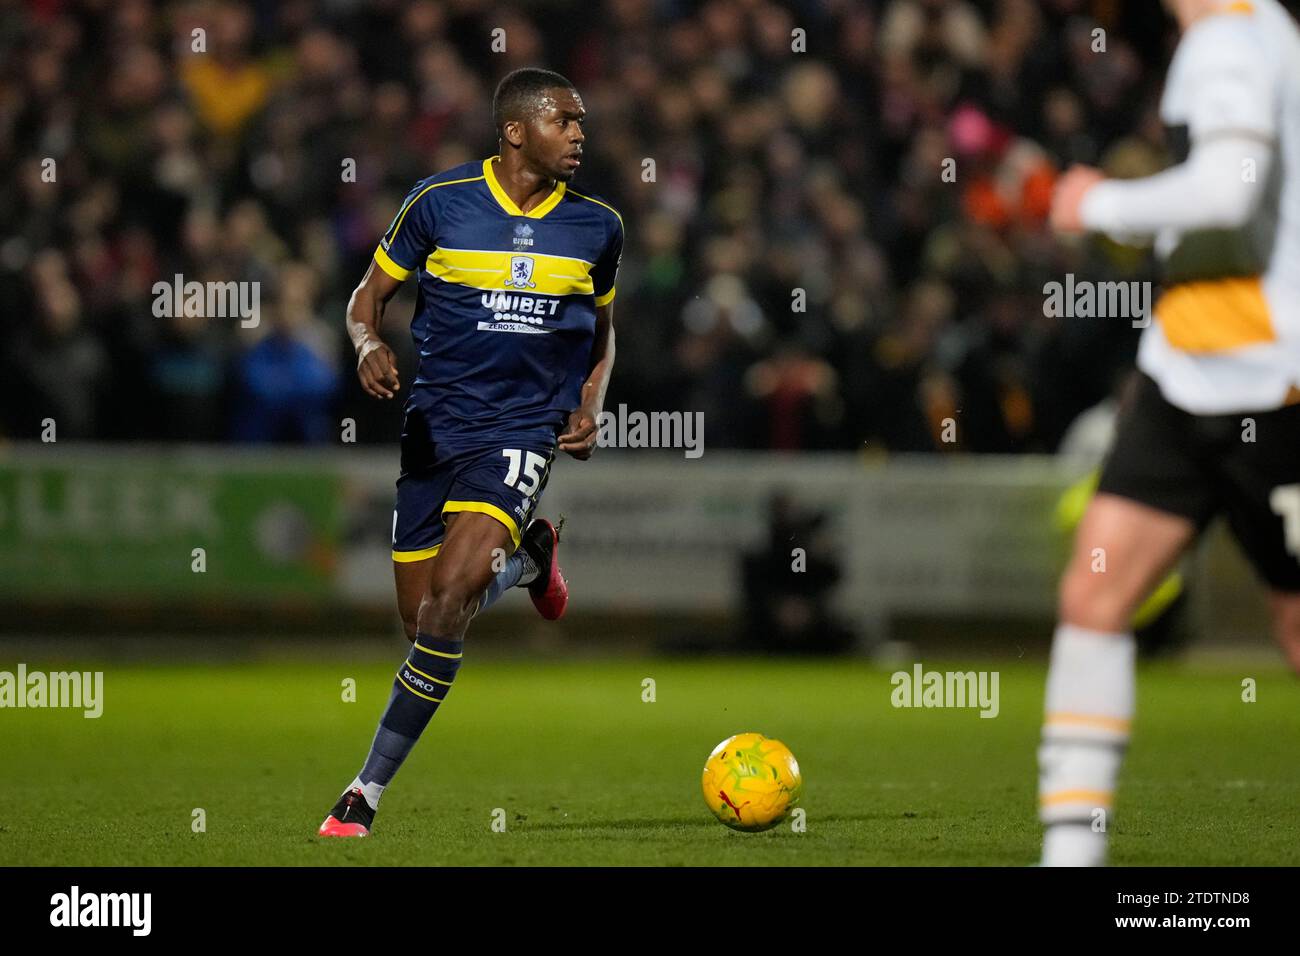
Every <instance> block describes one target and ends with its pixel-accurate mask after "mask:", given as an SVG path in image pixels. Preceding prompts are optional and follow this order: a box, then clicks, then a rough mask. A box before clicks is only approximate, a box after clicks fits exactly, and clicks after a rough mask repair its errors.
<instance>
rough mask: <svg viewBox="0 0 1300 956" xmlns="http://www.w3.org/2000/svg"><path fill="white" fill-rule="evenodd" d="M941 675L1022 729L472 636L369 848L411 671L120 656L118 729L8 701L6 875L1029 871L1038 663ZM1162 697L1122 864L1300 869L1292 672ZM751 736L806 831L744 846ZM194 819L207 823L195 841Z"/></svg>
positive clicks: (108, 682) (1188, 687) (1144, 696)
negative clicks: (396, 711)
mask: <svg viewBox="0 0 1300 956" xmlns="http://www.w3.org/2000/svg"><path fill="white" fill-rule="evenodd" d="M399 653H400V652H399ZM27 664H28V668H29V669H42V668H43V669H47V670H58V669H62V668H61V667H60V666H59V665H57V664H55V663H53V662H51V663H48V664H47V663H43V662H40V661H34V660H30V659H29V660H28V661H27ZM925 664H926V668H927V669H931V670H935V669H939V670H946V669H962V670H965V669H968V668H974V669H980V668H984V669H990V668H992V669H997V670H998V671H999V672H1000V674H1001V687H1000V691H1001V713H1000V714H999V716H998V717H996V718H994V719H981V718H980V717H979V716H978V714H977V712H976V711H975V710H940V709H934V710H917V709H895V708H893V707H892V706H891V704H890V691H891V689H892V688H891V685H890V682H889V673H890V672H889V670H885V669H880V668H873V667H871V666H868V665H866V664H863V663H857V662H845V661H832V662H808V661H754V660H746V659H736V660H730V659H725V660H719V659H713V660H704V661H692V660H685V661H679V660H665V659H656V658H651V659H637V660H618V661H599V662H591V661H577V662H574V661H554V660H545V661H529V662H526V661H519V660H512V661H508V662H507V661H500V660H488V659H482V660H478V661H476V660H475V659H474V656H473V653H472V645H471V653H470V654H468V655H467V660H466V666H465V667H464V669H463V670H462V671H461V675H460V677H459V678H458V679H457V682H456V687H455V689H454V690H453V691H452V693H451V696H450V698H449V700H448V702H447V704H446V705H444V707H443V709H442V711H441V712H440V713H439V714H438V715H437V716H436V717H435V718H434V721H433V723H432V724H431V725H430V729H429V731H428V733H426V735H425V737H424V739H423V740H422V741H421V742H420V744H419V746H418V747H417V748H416V750H415V753H414V754H413V756H412V758H411V759H410V760H409V761H408V762H407V765H406V766H405V767H404V768H403V770H402V772H401V773H400V774H399V775H398V777H397V779H396V781H395V783H394V785H393V787H392V788H391V789H390V790H389V791H388V793H387V794H386V795H385V798H384V803H383V806H382V808H381V811H380V814H379V816H378V818H377V820H376V826H375V831H374V834H373V835H372V837H371V838H369V839H366V840H360V841H341V840H336V841H321V840H318V839H317V838H315V837H314V836H313V833H314V831H315V828H316V826H317V825H318V824H319V823H320V821H321V819H322V818H323V817H324V815H325V812H326V811H327V810H328V809H329V807H330V805H331V804H332V803H333V801H334V799H335V798H336V797H337V795H338V793H339V791H340V790H341V789H342V788H343V787H344V785H345V784H347V782H348V781H349V780H351V779H352V776H353V774H354V773H355V771H356V769H357V767H358V766H359V765H360V762H361V759H362V757H363V756H364V753H365V750H366V747H367V746H368V744H369V742H370V736H371V734H372V732H373V730H374V726H375V723H376V720H377V719H378V716H379V713H380V711H381V709H382V707H383V703H384V701H385V700H386V699H387V695H388V690H389V687H390V684H391V675H392V672H393V668H392V667H389V666H377V665H372V664H366V665H364V666H361V665H349V664H347V663H346V662H338V663H335V662H328V663H320V662H317V663H293V662H278V661H277V662H275V663H251V664H242V665H216V666H214V665H185V666H167V667H148V666H138V665H124V664H108V665H105V666H103V668H102V669H103V670H104V671H105V678H104V714H103V716H102V717H101V718H99V719H98V720H87V719H85V718H83V717H82V716H81V713H80V712H77V711H68V710H26V709H24V710H8V709H6V710H3V711H0V753H3V755H4V766H5V769H6V772H7V774H8V776H9V778H10V780H11V782H12V783H13V784H14V785H15V786H16V787H17V788H18V789H17V790H15V791H14V793H13V794H11V799H10V800H8V801H6V805H7V810H6V811H4V812H3V815H2V816H0V864H3V865H23V864H54V865H101V864H117V865H205V866H209V865H234V864H239V865H260V864H272V865H321V864H325V865H366V864H419V865H436V864H458V865H464V864H469V865H480V864H482V865H497V864H569V865H572V864H577V865H583V864H601V865H609V864H615V865H618V864H631V865H645V864H650V865H665V864H666V865H697V864H709V865H736V864H755V865H760V864H761V865H781V864H795V865H806V864H810V865H823V864H867V865H894V864H903V865H984V864H993V865H1010V866H1018V865H1023V864H1027V863H1030V862H1032V861H1033V860H1034V859H1035V854H1036V850H1037V844H1038V827H1037V825H1036V823H1035V820H1034V787H1035V753H1034V752H1035V747H1036V743H1037V737H1038V730H1039V720H1040V712H1041V700H1042V687H1043V668H1042V666H1041V665H1036V664H1028V663H1018V664H1004V665H1001V666H1000V665H998V664H996V663H988V662H986V663H983V664H967V665H965V666H963V665H960V664H955V663H954V664H943V663H939V662H932V661H926V662H925ZM80 666H81V667H83V668H84V667H85V666H86V665H84V664H82V665H80ZM0 669H8V670H12V669H13V664H12V663H4V664H0ZM348 677H352V678H355V680H356V683H357V701H356V702H355V703H347V702H344V701H343V700H342V682H343V680H344V679H345V678H348ZM647 677H649V678H653V679H654V681H655V696H656V700H655V701H654V702H653V703H647V702H643V700H642V681H643V679H644V678H647ZM1244 677H1253V678H1254V679H1255V680H1256V681H1257V682H1258V701H1257V702H1255V703H1244V702H1243V701H1242V699H1241V681H1242V679H1243V678H1244ZM1139 688H1140V691H1139V713H1138V718H1137V722H1136V727H1135V737H1134V740H1133V745H1132V747H1131V749H1130V752H1129V758H1128V761H1127V763H1126V765H1125V770H1124V776H1123V779H1122V782H1121V789H1120V802H1119V806H1118V816H1117V818H1116V819H1115V821H1114V823H1113V825H1112V827H1111V833H1112V858H1113V862H1114V863H1116V864H1173V865H1183V864H1209V865H1218V864H1229V865H1231V864H1262V865H1282V864H1287V865H1295V864H1297V863H1300V817H1298V816H1297V815H1296V814H1295V812H1294V807H1295V801H1296V797H1297V794H1298V793H1300V762H1297V761H1296V759H1295V748H1294V744H1295V741H1296V739H1297V738H1296V735H1295V728H1296V726H1297V721H1298V720H1300V682H1297V681H1296V680H1295V679H1294V678H1293V677H1291V676H1290V675H1289V674H1288V673H1287V672H1286V671H1285V670H1284V669H1282V668H1281V667H1263V668H1261V667H1253V668H1241V669H1233V668H1231V667H1230V666H1224V665H1216V666H1214V667H1208V666H1207V667H1195V668H1193V667H1176V666H1170V665H1166V666H1162V667H1159V668H1145V669H1144V670H1143V671H1142V672H1141V674H1140V677H1139ZM742 730H758V731H761V732H763V733H766V734H768V735H769V736H774V737H779V738H780V739H782V740H784V741H785V742H786V743H787V744H788V745H789V746H790V747H791V748H792V749H793V751H794V753H795V755H796V756H797V757H798V759H799V761H800V764H801V766H802V769H803V775H804V795H803V801H802V806H803V807H804V808H805V810H806V813H807V816H806V823H807V830H806V832H803V833H796V832H792V830H791V828H790V827H789V826H788V825H785V826H782V827H779V828H777V829H776V830H773V831H769V832H767V833H763V834H743V833H733V832H731V831H729V830H727V829H726V828H725V827H723V826H721V825H720V824H719V823H717V822H716V821H715V820H714V819H713V818H712V817H711V816H710V814H709V813H708V811H707V809H706V808H705V806H704V802H703V800H702V798H701V794H700V771H701V769H702V767H703V764H704V759H705V757H706V756H707V755H708V753H709V751H710V750H711V749H712V748H713V746H714V745H715V744H716V743H718V742H719V741H720V740H722V739H723V738H724V737H727V736H729V735H730V734H732V733H736V732H739V731H742ZM19 795H21V799H17V797H18V796H19ZM195 808H202V809H203V810H204V811H205V814H206V832H202V833H195V832H192V826H191V824H192V819H193V818H192V811H193V810H194V809H195ZM497 808H500V809H501V810H503V811H504V813H505V820H506V830H505V832H494V831H493V829H492V827H491V823H492V815H493V812H494V810H496V809H497Z"/></svg>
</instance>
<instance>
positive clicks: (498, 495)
mask: <svg viewBox="0 0 1300 956" xmlns="http://www.w3.org/2000/svg"><path fill="white" fill-rule="evenodd" d="M554 460H555V446H551V447H550V448H535V447H534V448H527V447H524V448H521V447H501V448H498V447H495V446H493V447H488V448H482V447H480V448H475V449H471V450H460V449H455V450H452V449H447V450H440V449H439V448H438V447H437V444H436V443H435V442H434V441H433V439H432V438H431V437H430V436H429V431H428V428H427V426H426V424H425V420H424V415H423V412H422V411H421V410H420V409H419V408H408V409H407V412H406V420H405V423H404V424H403V426H402V474H401V477H400V478H398V479H397V504H396V506H395V507H394V509H393V560H394V561H423V560H424V559H425V558H431V557H433V556H434V555H435V554H437V553H438V549H439V548H440V547H442V539H443V536H444V535H445V534H446V531H447V529H446V525H445V524H444V523H443V517H442V516H443V515H445V514H449V513H453V512H457V511H477V512H479V513H481V514H487V515H491V516H492V517H493V518H496V519H497V520H498V521H500V522H501V523H502V524H503V525H505V526H506V528H507V529H508V530H509V531H510V540H511V542H512V544H513V546H514V547H515V548H518V547H519V536H520V534H521V533H522V531H523V529H524V528H525V527H527V525H528V520H529V518H530V517H531V516H532V513H533V509H534V508H535V507H536V506H537V502H538V501H539V500H540V499H541V497H542V492H543V491H544V490H545V489H546V479H547V478H548V477H549V476H550V473H551V462H552V461H554Z"/></svg>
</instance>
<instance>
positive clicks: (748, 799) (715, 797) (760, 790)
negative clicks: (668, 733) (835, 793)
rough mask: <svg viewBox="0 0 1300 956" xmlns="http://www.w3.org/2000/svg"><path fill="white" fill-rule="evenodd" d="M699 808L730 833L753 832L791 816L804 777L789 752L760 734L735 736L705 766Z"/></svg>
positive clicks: (712, 755) (765, 828)
mask: <svg viewBox="0 0 1300 956" xmlns="http://www.w3.org/2000/svg"><path fill="white" fill-rule="evenodd" d="M703 783H704V802H705V803H707V804H708V805H709V809H710V810H712V811H713V815H714V816H715V817H717V818H718V819H719V820H721V821H722V822H723V823H725V824H726V825H727V826H729V827H731V828H732V829H733V830H746V831H748V832H751V833H753V832H757V831H759V830H768V829H771V828H772V827H774V826H776V825H777V824H778V823H780V822H781V821H782V820H784V819H785V818H786V817H788V816H789V815H790V811H791V810H793V809H794V807H795V804H797V803H798V802H799V794H800V793H801V792H802V791H803V777H802V776H800V774H799V761H797V760H795V759H794V754H792V753H790V748H789V747H787V746H786V745H785V744H783V743H781V741H779V740H772V739H771V738H769V737H764V736H763V735H762V734H754V733H749V734H736V736H734V737H728V738H727V739H726V740H724V741H723V742H722V743H720V744H718V745H717V746H716V747H714V748H713V753H711V754H709V759H708V760H706V761H705V763H704V781H703Z"/></svg>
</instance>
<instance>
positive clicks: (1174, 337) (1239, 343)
mask: <svg viewBox="0 0 1300 956" xmlns="http://www.w3.org/2000/svg"><path fill="white" fill-rule="evenodd" d="M1155 313H1156V321H1158V322H1159V323H1160V328H1161V329H1162V330H1163V331H1164V333H1165V338H1166V339H1168V340H1169V344H1170V345H1172V346H1173V347H1174V348H1176V349H1181V350H1182V351H1184V352H1194V353H1204V352H1224V351H1228V350H1230V349H1239V348H1242V347H1244V346H1247V345H1259V344H1261V343H1264V342H1273V341H1276V340H1277V332H1276V330H1275V329H1274V328H1273V320H1272V317H1271V316H1270V315H1269V309H1268V300H1267V299H1265V298H1264V289H1263V286H1262V285H1261V284H1260V280H1259V277H1258V276H1255V277H1250V278H1234V279H1206V280H1200V281H1195V282H1180V283H1178V284H1177V285H1173V286H1170V287H1169V288H1168V289H1166V290H1165V291H1164V294H1162V295H1161V296H1160V299H1159V301H1158V302H1156V309H1155Z"/></svg>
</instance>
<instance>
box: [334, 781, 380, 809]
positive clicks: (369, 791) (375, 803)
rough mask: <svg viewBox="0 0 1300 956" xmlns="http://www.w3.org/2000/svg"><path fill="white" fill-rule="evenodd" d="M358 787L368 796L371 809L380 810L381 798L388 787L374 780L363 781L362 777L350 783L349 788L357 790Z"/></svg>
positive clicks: (363, 794) (367, 800)
mask: <svg viewBox="0 0 1300 956" xmlns="http://www.w3.org/2000/svg"><path fill="white" fill-rule="evenodd" d="M357 789H359V790H360V791H361V795H362V796H363V797H365V798H366V803H368V804H369V805H370V809H371V810H378V809H379V798H380V797H382V796H383V795H384V791H385V790H387V789H388V788H387V787H384V786H381V785H379V784H377V783H375V782H373V781H371V782H370V783H362V782H361V778H360V777H357V778H356V779H355V780H353V781H352V782H351V783H350V784H348V790H357ZM344 792H345V793H346V792H347V791H344Z"/></svg>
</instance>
